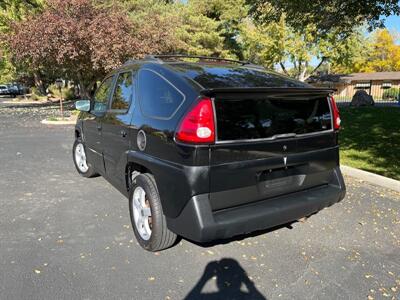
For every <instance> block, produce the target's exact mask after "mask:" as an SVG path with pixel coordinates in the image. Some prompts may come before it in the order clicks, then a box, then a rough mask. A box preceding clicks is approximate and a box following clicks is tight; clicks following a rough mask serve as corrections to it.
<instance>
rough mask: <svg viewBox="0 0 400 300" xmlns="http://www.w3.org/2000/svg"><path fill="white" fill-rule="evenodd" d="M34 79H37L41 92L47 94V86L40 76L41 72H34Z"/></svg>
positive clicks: (36, 84)
mask: <svg viewBox="0 0 400 300" xmlns="http://www.w3.org/2000/svg"><path fill="white" fill-rule="evenodd" d="M33 79H34V81H35V86H36V88H37V89H38V91H39V93H40V94H42V95H46V87H45V86H44V84H43V80H42V79H41V78H40V75H39V73H37V72H35V73H33Z"/></svg>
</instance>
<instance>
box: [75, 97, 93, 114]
mask: <svg viewBox="0 0 400 300" xmlns="http://www.w3.org/2000/svg"><path fill="white" fill-rule="evenodd" d="M75 108H76V109H77V110H80V111H86V112H89V111H90V100H79V101H76V102H75Z"/></svg>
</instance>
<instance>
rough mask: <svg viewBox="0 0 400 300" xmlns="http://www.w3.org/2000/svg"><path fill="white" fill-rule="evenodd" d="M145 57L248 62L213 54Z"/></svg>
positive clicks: (244, 63) (153, 56)
mask: <svg viewBox="0 0 400 300" xmlns="http://www.w3.org/2000/svg"><path fill="white" fill-rule="evenodd" d="M146 58H154V59H157V58H158V59H161V60H162V59H163V58H197V59H200V60H216V61H226V62H234V63H238V64H242V65H247V64H250V62H248V61H241V60H235V59H228V58H220V57H213V56H201V55H186V54H160V55H150V56H146Z"/></svg>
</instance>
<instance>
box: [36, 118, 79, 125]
mask: <svg viewBox="0 0 400 300" xmlns="http://www.w3.org/2000/svg"><path fill="white" fill-rule="evenodd" d="M40 123H42V124H46V125H75V124H76V120H65V121H49V120H46V119H45V120H42V121H40Z"/></svg>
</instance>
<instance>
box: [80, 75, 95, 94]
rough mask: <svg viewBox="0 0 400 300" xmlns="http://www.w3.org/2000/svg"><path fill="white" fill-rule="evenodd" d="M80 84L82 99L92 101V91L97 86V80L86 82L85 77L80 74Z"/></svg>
mask: <svg viewBox="0 0 400 300" xmlns="http://www.w3.org/2000/svg"><path fill="white" fill-rule="evenodd" d="M78 83H79V92H80V97H81V99H91V98H92V96H93V95H92V91H93V87H94V85H95V84H96V80H95V79H93V80H91V81H89V80H84V79H83V76H82V75H81V74H80V73H79V72H78Z"/></svg>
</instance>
